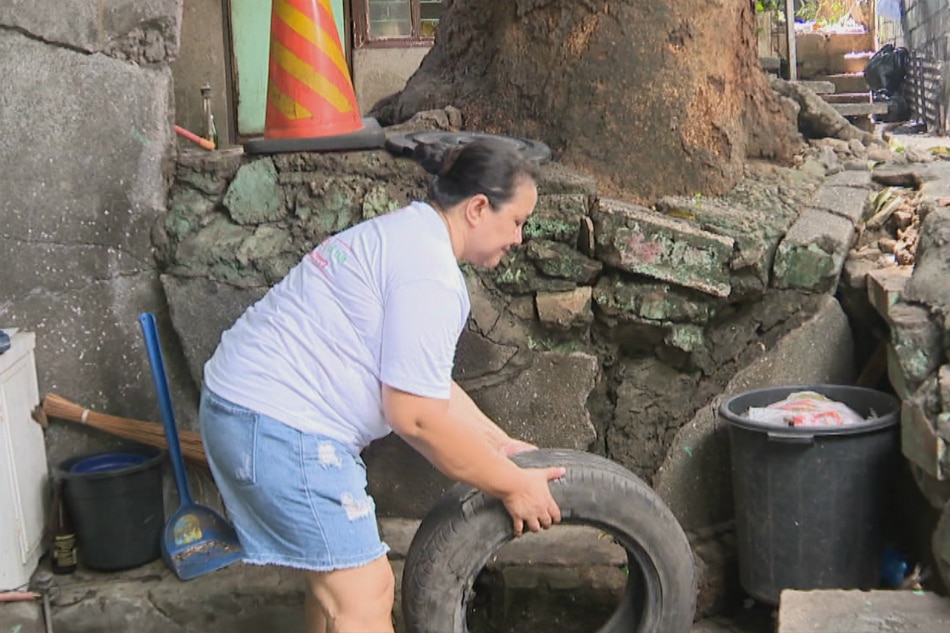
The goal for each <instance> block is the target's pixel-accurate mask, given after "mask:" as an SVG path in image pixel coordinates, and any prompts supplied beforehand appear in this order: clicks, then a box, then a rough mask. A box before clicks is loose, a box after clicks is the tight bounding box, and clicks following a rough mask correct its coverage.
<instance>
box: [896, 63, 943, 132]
mask: <svg viewBox="0 0 950 633" xmlns="http://www.w3.org/2000/svg"><path fill="white" fill-rule="evenodd" d="M941 83H942V64H941V63H940V62H938V61H937V60H935V59H933V58H931V57H928V56H926V55H923V54H921V53H919V52H917V51H911V53H910V66H909V68H908V69H907V74H906V75H905V76H904V84H903V86H902V87H901V88H902V91H903V93H904V97H905V98H906V99H907V102H908V104H909V105H910V108H911V112H912V113H913V116H914V117H915V119H916V120H917V121H918V122H920V123H922V124H924V125H925V126H926V129H927V131H928V132H931V133H933V134H946V133H947V129H946V116H947V104H945V103H944V102H943V96H942V94H941Z"/></svg>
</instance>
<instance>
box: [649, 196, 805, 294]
mask: <svg viewBox="0 0 950 633" xmlns="http://www.w3.org/2000/svg"><path fill="white" fill-rule="evenodd" d="M656 209H657V211H660V212H661V213H663V214H664V215H666V216H668V217H671V218H675V219H679V220H685V221H687V222H689V223H691V224H693V225H695V226H697V227H698V228H700V229H702V230H704V231H709V232H710V233H714V234H716V235H720V236H723V237H727V238H732V239H734V240H735V251H734V252H733V255H732V257H731V259H730V260H729V270H730V283H731V285H732V296H731V298H733V299H735V298H736V295H743V296H748V295H750V294H756V293H761V292H764V290H765V288H767V287H768V283H769V271H770V269H771V266H772V256H773V254H774V253H775V248H776V247H777V246H778V243H779V241H780V240H781V239H782V236H783V235H784V234H785V229H786V228H787V226H786V223H785V221H784V218H783V217H782V216H781V215H777V216H773V215H771V214H769V213H768V212H767V211H763V210H760V209H757V208H753V207H749V206H745V205H742V206H739V205H736V204H724V203H723V202H720V201H711V200H702V199H700V200H697V199H694V198H687V197H682V196H668V197H665V198H661V199H660V200H659V201H657V203H656Z"/></svg>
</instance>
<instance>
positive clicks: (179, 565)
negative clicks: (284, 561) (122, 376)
mask: <svg viewBox="0 0 950 633" xmlns="http://www.w3.org/2000/svg"><path fill="white" fill-rule="evenodd" d="M139 324H140V325H141V326H142V334H143V335H144V336H145V347H146V349H147V350H148V360H149V362H150V363H151V365H152V378H153V379H154V381H155V389H156V391H157V392H158V404H159V406H160V407H161V409H162V423H163V424H164V425H165V439H167V440H168V454H169V455H170V456H171V460H172V466H173V467H174V469H175V482H176V483H177V484H178V498H179V500H180V503H179V506H178V510H176V511H175V513H174V514H173V515H172V516H171V518H169V519H168V521H167V522H166V523H165V529H164V531H163V532H162V559H163V560H164V561H165V564H166V565H168V566H169V567H170V568H171V570H172V571H174V572H175V575H177V576H178V578H179V579H181V580H191V579H192V578H197V577H198V576H201V575H204V574H207V573H210V572H213V571H215V570H217V569H221V568H222V567H227V566H228V565H230V564H231V563H234V562H237V561H239V560H241V557H242V555H243V552H242V550H241V544H240V543H239V542H238V538H237V533H235V531H234V527H233V526H232V525H231V524H230V523H228V522H227V521H226V520H225V519H224V517H222V516H221V515H220V514H218V513H217V512H215V511H214V510H212V509H211V508H209V507H207V506H204V505H201V504H198V503H195V502H194V501H193V500H192V498H191V490H189V488H188V478H187V477H186V475H185V462H184V460H183V459H182V456H181V445H180V444H179V442H178V429H177V427H176V426H175V412H174V411H173V410H172V401H171V396H170V395H169V391H168V380H167V378H166V376H165V362H164V361H163V360H162V348H161V345H159V342H158V330H157V329H156V328H155V317H154V316H152V315H151V314H150V313H148V312H143V313H142V314H140V315H139Z"/></svg>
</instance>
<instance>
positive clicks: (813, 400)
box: [746, 391, 865, 426]
mask: <svg viewBox="0 0 950 633" xmlns="http://www.w3.org/2000/svg"><path fill="white" fill-rule="evenodd" d="M746 417H748V418H749V419H750V420H752V421H754V422H764V423H766V424H775V425H776V426H844V425H846V424H860V423H861V422H864V421H865V420H864V418H862V417H861V416H860V415H859V414H858V413H857V412H856V411H855V410H854V409H852V408H851V407H849V406H848V405H846V404H843V403H841V402H837V401H836V400H831V399H830V398H827V397H825V396H823V395H821V394H820V393H816V392H814V391H796V392H794V393H790V394H789V395H788V396H786V397H785V399H784V400H779V401H778V402H774V403H772V404H770V405H768V406H766V407H750V408H749V411H748V413H746Z"/></svg>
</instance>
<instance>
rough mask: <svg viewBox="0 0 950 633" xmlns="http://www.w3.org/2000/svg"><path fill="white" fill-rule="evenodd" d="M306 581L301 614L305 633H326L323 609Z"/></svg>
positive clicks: (325, 618)
mask: <svg viewBox="0 0 950 633" xmlns="http://www.w3.org/2000/svg"><path fill="white" fill-rule="evenodd" d="M310 587H311V584H310V582H309V580H308V582H307V591H306V593H305V594H304V601H303V613H304V621H305V622H306V625H307V633H327V617H326V615H324V613H323V607H321V606H320V602H319V601H317V598H316V596H314V595H313V590H312V589H311V588H310Z"/></svg>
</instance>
